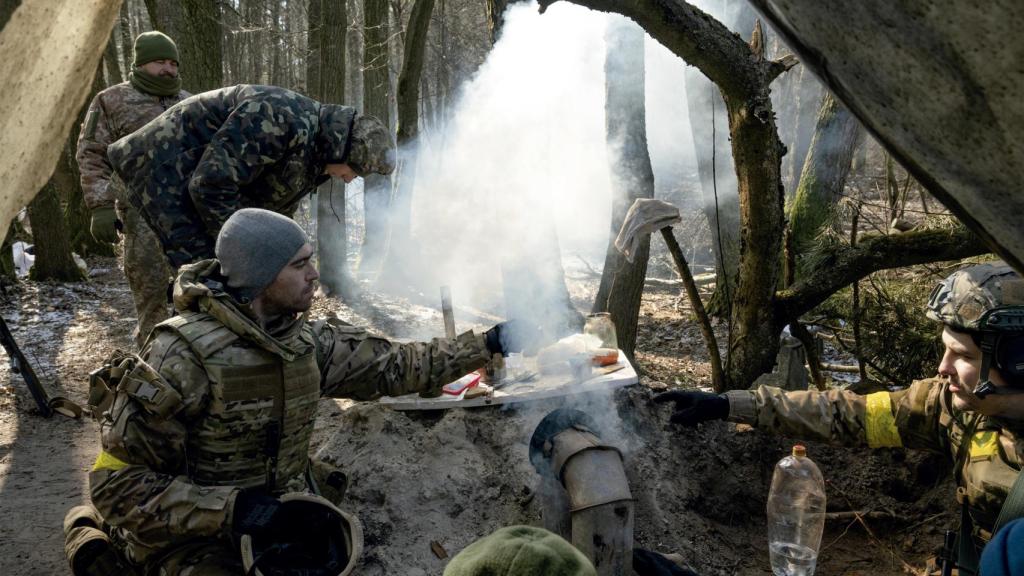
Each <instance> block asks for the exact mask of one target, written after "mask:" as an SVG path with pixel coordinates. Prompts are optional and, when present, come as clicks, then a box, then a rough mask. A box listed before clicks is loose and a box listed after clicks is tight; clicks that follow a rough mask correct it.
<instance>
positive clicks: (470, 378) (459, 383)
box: [441, 372, 480, 396]
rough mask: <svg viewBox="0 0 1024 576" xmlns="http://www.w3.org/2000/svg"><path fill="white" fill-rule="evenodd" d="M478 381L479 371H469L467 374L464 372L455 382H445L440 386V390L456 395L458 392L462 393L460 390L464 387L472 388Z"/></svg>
mask: <svg viewBox="0 0 1024 576" xmlns="http://www.w3.org/2000/svg"><path fill="white" fill-rule="evenodd" d="M479 383H480V373H479V372H470V373H469V374H466V375H465V376H463V377H462V378H459V379H458V380H456V381H455V382H451V383H449V384H445V385H444V386H443V387H441V392H444V393H445V394H451V395H452V396H458V395H459V394H462V391H463V390H465V389H466V388H472V387H474V386H476V385H477V384H479Z"/></svg>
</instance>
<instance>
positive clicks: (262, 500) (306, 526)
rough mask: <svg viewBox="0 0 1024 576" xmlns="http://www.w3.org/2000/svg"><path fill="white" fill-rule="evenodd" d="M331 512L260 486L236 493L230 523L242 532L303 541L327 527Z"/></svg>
mask: <svg viewBox="0 0 1024 576" xmlns="http://www.w3.org/2000/svg"><path fill="white" fill-rule="evenodd" d="M330 520H331V516H330V514H328V513H326V512H325V511H322V510H314V511H312V512H311V511H310V510H309V508H308V507H303V506H302V505H301V503H297V502H281V501H280V500H278V499H277V498H274V497H272V496H267V495H266V494H264V493H263V492H262V491H259V490H247V489H243V490H241V491H240V492H239V493H238V496H236V497H235V509H234V512H233V514H232V517H231V527H232V529H233V530H234V531H235V532H237V533H239V534H250V535H252V536H257V537H266V538H269V539H271V540H273V541H275V542H303V541H306V540H310V539H313V538H315V537H317V535H319V534H320V533H321V532H324V531H325V530H326V527H327V525H328V523H329V522H330Z"/></svg>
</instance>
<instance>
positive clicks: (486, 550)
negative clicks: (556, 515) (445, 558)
mask: <svg viewBox="0 0 1024 576" xmlns="http://www.w3.org/2000/svg"><path fill="white" fill-rule="evenodd" d="M539 574H543V575H544V576H596V575H597V571H595V570H594V566H593V565H592V564H591V563H590V560H587V557H586V556H584V555H583V554H582V553H581V552H580V551H579V550H577V549H576V548H574V547H573V545H572V544H569V543H568V542H566V541H565V540H563V539H562V538H561V537H560V536H558V535H557V534H553V533H551V532H548V531H547V530H545V529H543V528H534V527H532V526H508V527H506V528H502V529H500V530H498V531H496V532H495V533H494V534H491V535H490V536H487V537H485V538H481V539H479V540H477V541H476V542H474V543H472V544H470V545H469V546H466V548H465V549H463V550H462V552H459V553H458V555H456V556H455V558H452V561H451V562H449V563H448V566H447V567H446V568H445V569H444V576H536V575H539Z"/></svg>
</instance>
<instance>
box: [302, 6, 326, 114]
mask: <svg viewBox="0 0 1024 576" xmlns="http://www.w3.org/2000/svg"><path fill="white" fill-rule="evenodd" d="M322 3H323V0H308V2H307V3H306V22H307V30H308V32H307V36H306V94H307V95H308V96H309V97H310V98H313V99H316V100H322V99H323V95H322V94H320V92H321V88H320V66H321V64H320V44H321V42H322V31H323V28H322V27H323V16H322V11H321V4H322Z"/></svg>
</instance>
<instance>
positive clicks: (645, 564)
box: [633, 548, 700, 576]
mask: <svg viewBox="0 0 1024 576" xmlns="http://www.w3.org/2000/svg"><path fill="white" fill-rule="evenodd" d="M633 571H634V572H636V573H637V575H638V576H700V575H699V574H697V573H696V572H694V571H693V570H689V569H687V568H682V567H680V566H679V565H677V564H676V563H675V562H672V561H671V560H669V559H668V558H665V557H664V556H662V555H661V554H658V553H657V552H651V551H650V550H644V549H642V548H633Z"/></svg>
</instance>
